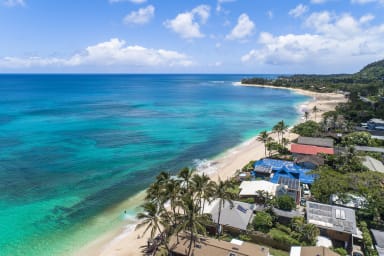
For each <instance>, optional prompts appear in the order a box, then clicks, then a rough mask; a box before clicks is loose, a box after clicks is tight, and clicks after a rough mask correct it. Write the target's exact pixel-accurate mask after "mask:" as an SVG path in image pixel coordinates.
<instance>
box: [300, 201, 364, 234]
mask: <svg viewBox="0 0 384 256" xmlns="http://www.w3.org/2000/svg"><path fill="white" fill-rule="evenodd" d="M306 210H307V220H308V223H312V224H315V225H316V226H318V227H321V228H325V229H331V230H335V231H339V232H344V233H349V234H354V235H357V228H356V216H355V211H354V210H352V209H349V208H345V207H340V206H335V205H328V204H320V203H315V202H310V201H307V208H306Z"/></svg>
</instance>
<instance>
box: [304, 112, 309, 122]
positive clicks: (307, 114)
mask: <svg viewBox="0 0 384 256" xmlns="http://www.w3.org/2000/svg"><path fill="white" fill-rule="evenodd" d="M308 117H309V112H308V111H305V112H304V118H305V121H308Z"/></svg>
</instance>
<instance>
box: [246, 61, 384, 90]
mask: <svg viewBox="0 0 384 256" xmlns="http://www.w3.org/2000/svg"><path fill="white" fill-rule="evenodd" d="M241 82H242V83H244V84H267V85H274V86H284V87H295V88H302V89H306V90H312V91H318V92H333V91H337V90H342V91H348V92H352V93H353V92H355V93H359V94H361V95H363V96H370V95H377V94H378V93H379V90H380V89H382V88H383V86H384V60H380V61H376V62H373V63H371V64H369V65H367V66H365V67H364V68H363V69H362V70H360V71H359V72H357V73H355V74H333V75H292V76H280V77H278V78H277V79H275V80H269V79H264V78H248V79H243V80H242V81H241Z"/></svg>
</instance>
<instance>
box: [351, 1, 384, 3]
mask: <svg viewBox="0 0 384 256" xmlns="http://www.w3.org/2000/svg"><path fill="white" fill-rule="evenodd" d="M351 3H353V4H369V3H379V4H384V0H351Z"/></svg>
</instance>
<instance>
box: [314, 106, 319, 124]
mask: <svg viewBox="0 0 384 256" xmlns="http://www.w3.org/2000/svg"><path fill="white" fill-rule="evenodd" d="M312 112H313V113H314V114H315V122H316V113H317V112H319V109H318V108H317V107H316V106H314V107H313V108H312Z"/></svg>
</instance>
